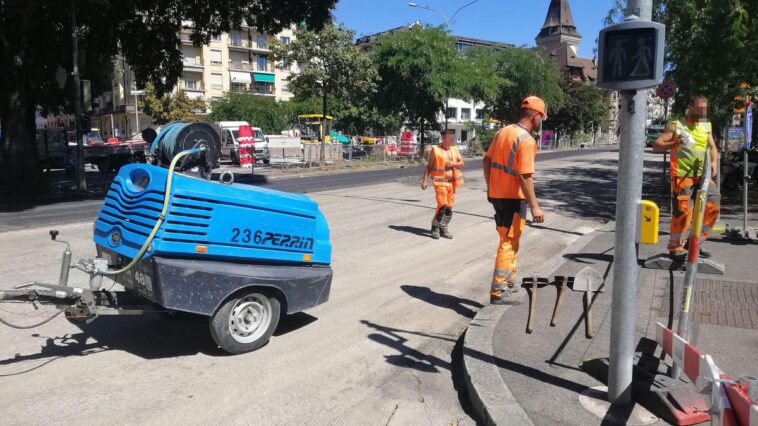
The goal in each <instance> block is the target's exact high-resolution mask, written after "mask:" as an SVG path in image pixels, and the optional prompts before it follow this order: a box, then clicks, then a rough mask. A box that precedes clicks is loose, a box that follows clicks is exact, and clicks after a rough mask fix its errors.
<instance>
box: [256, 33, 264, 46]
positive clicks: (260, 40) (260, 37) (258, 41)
mask: <svg viewBox="0 0 758 426" xmlns="http://www.w3.org/2000/svg"><path fill="white" fill-rule="evenodd" d="M255 43H256V44H257V45H258V49H265V48H266V36H265V35H263V34H258V35H257V36H256V37H255Z"/></svg>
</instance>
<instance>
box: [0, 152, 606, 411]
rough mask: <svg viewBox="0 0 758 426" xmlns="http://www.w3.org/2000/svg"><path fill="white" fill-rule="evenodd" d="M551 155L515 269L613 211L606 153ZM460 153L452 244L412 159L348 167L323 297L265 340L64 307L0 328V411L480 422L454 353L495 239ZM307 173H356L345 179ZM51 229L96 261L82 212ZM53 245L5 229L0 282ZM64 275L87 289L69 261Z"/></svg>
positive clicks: (43, 266) (326, 197)
mask: <svg viewBox="0 0 758 426" xmlns="http://www.w3.org/2000/svg"><path fill="white" fill-rule="evenodd" d="M557 157H558V158H556V157H553V158H548V155H545V156H541V159H540V164H538V176H537V185H538V188H539V193H541V194H542V196H541V197H542V198H541V200H540V201H541V204H542V208H543V210H544V211H545V212H546V217H547V220H546V222H545V223H543V224H540V225H535V226H530V227H529V228H528V229H526V230H525V231H524V235H523V237H522V240H521V252H520V253H521V256H520V259H519V269H520V272H521V273H522V274H523V275H528V274H532V273H537V271H538V270H539V269H540V268H545V267H546V266H545V265H546V264H550V262H552V261H554V259H556V258H559V259H562V257H561V251H562V250H563V249H564V248H566V247H568V246H569V245H570V244H571V243H572V242H574V241H575V240H576V239H577V238H579V237H580V236H581V235H585V234H587V233H589V232H592V231H593V230H594V229H596V228H597V227H598V226H600V224H602V223H603V222H604V221H605V220H606V218H607V215H608V214H609V212H612V211H613V206H614V204H613V203H614V200H613V198H614V195H613V193H614V191H613V189H615V177H616V168H617V166H616V159H617V157H618V155H617V154H616V153H611V152H598V151H588V152H583V153H579V154H575V155H573V156H567V155H566V154H562V155H557ZM470 163H472V164H470V166H471V167H469V168H468V169H467V170H466V171H465V173H464V176H465V179H466V185H464V186H463V187H462V188H461V189H460V191H459V192H458V194H457V197H456V198H457V203H456V206H455V209H454V210H455V214H454V217H453V221H452V223H451V225H450V227H451V231H452V232H453V233H454V234H455V239H453V240H438V241H435V240H432V239H431V238H429V223H430V219H431V215H432V214H433V211H434V192H433V191H430V190H427V191H422V190H421V188H419V185H418V169H416V170H405V171H404V173H403V171H396V170H393V171H385V172H384V173H389V175H387V174H384V173H381V172H364V173H360V174H358V179H365V181H367V182H371V183H372V184H371V185H363V186H360V187H343V188H340V189H329V190H324V189H321V188H319V190H318V192H313V193H312V194H311V197H312V198H313V199H314V200H315V201H317V202H318V203H319V206H320V208H321V210H322V212H323V213H324V215H325V217H326V219H327V221H328V222H329V225H330V231H331V240H332V244H333V263H332V268H333V269H334V273H335V275H334V281H333V283H332V288H331V293H330V299H329V301H328V302H327V303H325V304H323V305H320V306H318V307H316V308H314V309H311V310H309V311H308V312H307V313H301V314H297V315H293V316H290V317H286V318H284V319H283V320H282V322H281V323H280V326H279V328H278V329H277V332H276V333H275V335H274V337H273V338H272V340H271V341H270V342H269V344H268V345H266V346H265V347H263V348H261V349H260V350H258V351H255V352H252V353H249V354H244V355H238V356H228V355H225V354H223V353H221V352H220V350H219V349H218V348H217V347H216V346H215V345H214V344H213V341H212V339H211V337H210V333H209V331H208V320H207V318H204V317H197V318H196V317H187V316H178V317H171V318H167V317H166V316H165V315H161V314H148V315H144V316H138V317H129V316H116V317H113V316H101V317H99V318H97V319H96V320H95V321H93V322H92V323H91V324H87V325H82V326H81V327H77V326H75V325H72V324H70V323H68V322H67V321H66V320H65V319H63V318H61V317H58V318H56V319H54V320H53V321H51V322H49V323H47V324H44V325H42V326H40V327H37V328H34V329H30V330H17V329H11V328H7V327H0V342H2V345H0V401H3V413H2V420H1V421H0V423H2V424H4V425H6V424H7V425H22V424H23V425H25V426H26V425H37V424H39V425H44V424H49V423H50V419H55V422H56V423H57V424H61V425H67V424H112V423H114V419H117V420H116V421H117V422H118V423H120V424H140V425H141V424H160V425H165V424H208V425H211V424H212V425H216V424H251V423H253V424H276V425H300V424H310V425H356V424H360V425H364V424H365V425H414V426H415V425H442V424H465V425H472V424H474V420H473V419H472V418H471V417H469V412H467V410H466V406H467V404H466V401H465V396H464V392H463V391H462V388H463V387H464V386H462V383H461V380H460V369H459V367H458V366H457V363H456V359H458V358H457V357H456V356H455V355H454V354H455V351H456V342H458V341H459V339H460V336H461V333H462V332H463V330H465V329H466V327H467V326H468V324H469V321H470V318H472V317H473V316H474V314H475V312H476V310H477V309H479V308H480V307H481V306H483V305H484V304H486V303H488V301H489V293H488V292H489V281H490V279H491V275H492V267H493V257H494V252H495V248H496V247H495V246H496V244H497V234H496V232H495V229H494V228H495V226H494V223H493V219H492V208H491V206H490V205H489V203H487V202H486V199H485V194H484V182H483V180H484V179H483V177H482V176H481V171H480V170H478V169H477V167H476V165H475V164H474V163H475V162H470ZM376 173H379V174H378V175H377V174H376ZM393 173H400V175H395V174H393ZM389 176H391V177H389ZM313 179H314V181H316V182H321V184H323V185H324V187H326V185H345V186H355V185H356V183H355V181H354V180H355V179H356V174H355V173H353V174H350V175H346V176H339V177H338V176H336V175H333V176H329V177H328V178H323V177H322V178H313ZM320 179H335V180H337V181H336V182H335V181H331V183H324V182H329V181H328V180H327V181H324V180H320ZM341 179H347V180H348V181H347V182H344V183H342V184H340V183H339V181H340V180H341ZM377 179H381V181H377ZM273 182H276V179H274V180H272V183H273ZM307 185H308V186H307V187H308V188H314V185H315V183H314V182H310V183H308V184H307ZM322 188H323V187H322ZM17 214H20V215H23V214H25V213H17ZM58 214H61V215H62V214H63V212H59V213H58ZM48 217H52V216H48ZM58 229H59V230H60V232H61V239H65V240H68V241H70V243H71V248H72V251H73V252H74V259H79V258H80V257H83V256H90V255H92V253H93V247H92V241H91V237H90V234H91V223H90V222H89V220H87V218H86V217H80V218H79V220H78V221H77V223H71V224H66V225H62V226H60V227H59V228H58ZM62 249H63V247H62V245H61V244H55V243H52V242H50V241H49V238H48V237H47V235H46V232H44V230H43V229H39V228H30V229H22V230H14V231H8V232H4V233H2V234H0V253H3V256H1V257H0V289H2V288H8V287H10V286H11V285H14V284H18V283H23V282H28V281H30V280H43V281H54V280H55V279H56V278H57V276H58V273H59V269H60V264H59V261H60V260H59V259H60V253H61V251H62ZM71 280H72V283H73V284H75V285H77V286H87V285H88V284H87V283H88V281H87V276H86V275H83V273H81V272H79V271H76V270H75V271H72V274H71ZM51 309H52V308H50V307H41V308H40V309H39V310H35V309H34V307H32V306H30V305H17V304H16V305H2V306H0V316H2V318H3V319H5V320H8V321H13V322H15V323H20V324H26V325H31V324H33V323H34V322H38V321H40V320H41V319H44V318H45V317H46V316H49V315H50V314H51V313H52V311H51Z"/></svg>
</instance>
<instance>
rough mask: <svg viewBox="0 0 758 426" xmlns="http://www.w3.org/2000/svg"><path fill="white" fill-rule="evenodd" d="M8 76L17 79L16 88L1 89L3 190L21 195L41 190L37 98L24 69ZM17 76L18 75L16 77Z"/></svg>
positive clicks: (0, 189)
mask: <svg viewBox="0 0 758 426" xmlns="http://www.w3.org/2000/svg"><path fill="white" fill-rule="evenodd" d="M13 74H16V75H15V76H5V77H4V78H9V79H13V80H15V81H17V82H18V83H19V84H17V85H15V86H11V85H8V86H7V87H15V90H13V91H11V92H9V93H0V103H1V104H0V126H2V139H0V194H1V195H3V196H9V197H13V198H18V197H20V196H28V195H33V194H35V193H37V192H39V191H40V190H41V182H42V179H41V171H40V168H39V164H38V159H37V148H36V146H37V145H36V136H37V135H36V124H35V113H36V102H35V101H34V100H33V99H31V98H30V97H29V96H28V92H27V91H26V84H25V83H24V82H23V81H22V79H23V72H18V73H16V72H14V73H13ZM14 77H16V78H15V79H14Z"/></svg>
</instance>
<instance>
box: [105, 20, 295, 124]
mask: <svg viewBox="0 0 758 426" xmlns="http://www.w3.org/2000/svg"><path fill="white" fill-rule="evenodd" d="M192 27H193V26H192V23H191V22H184V23H183V25H182V29H181V30H180V32H179V37H180V39H181V42H182V56H183V57H182V62H183V65H184V66H183V71H182V76H181V78H180V79H179V81H178V83H177V85H176V88H175V89H174V92H175V93H182V94H183V95H185V96H187V97H188V98H191V99H199V100H203V101H206V105H207V107H206V108H205V109H204V110H199V111H197V113H198V115H203V114H207V113H209V112H210V101H211V100H213V99H221V98H222V97H223V96H224V94H225V93H227V92H237V93H247V94H251V95H261V96H270V97H272V98H274V99H276V100H289V99H290V98H292V96H293V95H292V93H290V91H289V82H288V80H287V79H288V78H289V76H290V74H291V73H293V72H297V71H298V68H297V67H296V66H295V65H292V64H289V65H287V66H284V65H283V64H281V63H279V64H276V63H274V61H273V60H271V58H270V56H271V45H272V42H273V41H274V40H277V41H278V42H280V43H284V44H287V43H290V42H291V41H292V40H293V39H294V38H295V27H294V26H293V27H291V28H287V29H285V30H283V31H281V32H280V33H279V34H262V33H259V32H256V31H255V30H253V29H252V28H250V27H247V26H243V27H242V28H241V29H240V30H238V31H232V32H229V33H226V34H222V35H220V36H218V37H215V38H213V39H212V40H211V42H210V43H209V44H207V45H204V46H194V45H193V44H192V42H191V41H190V35H191V34H192V31H193V29H192ZM117 64H119V66H120V67H121V68H122V69H123V72H121V73H120V78H118V79H116V80H114V82H113V90H112V91H110V92H106V93H104V94H102V95H101V96H100V97H98V98H97V99H95V104H96V105H97V107H96V108H95V110H94V111H93V122H92V125H93V127H98V128H100V130H101V132H102V133H103V135H104V136H106V137H109V136H114V135H115V136H119V137H124V136H129V135H132V134H134V133H136V132H138V131H140V130H142V129H144V128H146V127H154V126H153V121H152V118H151V117H149V116H147V115H146V114H144V113H142V112H141V111H139V108H138V105H139V103H140V102H142V101H143V99H142V96H143V91H142V90H139V88H137V87H136V85H135V83H134V79H133V78H132V73H131V70H130V69H129V66H128V64H127V63H126V62H125V61H124V60H123V58H117Z"/></svg>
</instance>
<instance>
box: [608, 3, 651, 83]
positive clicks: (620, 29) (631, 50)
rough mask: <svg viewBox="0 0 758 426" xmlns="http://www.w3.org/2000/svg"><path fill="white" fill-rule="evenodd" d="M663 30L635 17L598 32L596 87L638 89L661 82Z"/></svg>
mask: <svg viewBox="0 0 758 426" xmlns="http://www.w3.org/2000/svg"><path fill="white" fill-rule="evenodd" d="M665 31H666V27H665V26H664V25H663V24H659V23H657V22H650V21H642V20H640V19H637V18H631V19H627V20H626V21H625V22H623V23H621V24H618V25H613V26H610V27H608V28H605V29H603V30H602V31H600V38H599V43H600V45H599V51H598V56H599V63H598V86H600V87H602V88H605V89H611V90H638V89H645V88H649V87H653V86H656V85H658V84H660V83H661V81H663V50H664V42H665Z"/></svg>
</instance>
